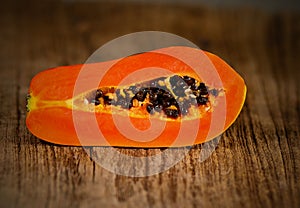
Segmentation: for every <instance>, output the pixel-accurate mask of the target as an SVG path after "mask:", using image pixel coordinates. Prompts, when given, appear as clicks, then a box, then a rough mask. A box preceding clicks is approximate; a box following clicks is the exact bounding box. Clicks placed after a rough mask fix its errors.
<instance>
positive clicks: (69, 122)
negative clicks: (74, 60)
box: [26, 46, 246, 148]
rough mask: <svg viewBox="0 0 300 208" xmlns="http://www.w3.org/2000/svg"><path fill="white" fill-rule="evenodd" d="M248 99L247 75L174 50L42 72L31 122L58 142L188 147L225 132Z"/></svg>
mask: <svg viewBox="0 0 300 208" xmlns="http://www.w3.org/2000/svg"><path fill="white" fill-rule="evenodd" d="M245 97H246V85H245V82H244V80H243V78H242V77H241V76H240V75H239V74H238V73H237V72H236V71H235V70H233V69H232V67H230V66H229V65H228V64H227V63H226V62H225V61H224V60H222V59H221V58H219V57H218V56H216V55H214V54H212V53H210V52H207V51H202V50H200V49H195V48H189V47H183V46H174V47H168V48H161V49H157V50H153V51H147V52H143V53H139V54H135V55H130V56H127V57H123V58H120V59H116V60H109V61H105V62H98V63H88V64H78V65H71V66H60V67H55V68H51V69H47V70H44V71H42V72H40V73H38V74H37V75H36V76H34V77H33V79H32V80H31V83H30V87H29V90H28V96H27V116H26V125H27V128H28V129H29V131H30V132H31V133H32V134H33V135H35V136H36V137H38V138H40V139H42V140H45V141H47V142H50V143H55V144H60V145H70V146H116V147H137V148H138V147H143V148H152V147H179V146H191V145H194V144H200V143H203V142H206V141H209V140H211V139H213V138H215V137H216V136H219V135H220V134H222V133H223V132H224V131H226V129H228V128H229V126H231V125H232V124H233V122H234V121H235V120H236V118H237V117H238V115H239V113H240V111H241V109H242V107H243V104H244V101H245Z"/></svg>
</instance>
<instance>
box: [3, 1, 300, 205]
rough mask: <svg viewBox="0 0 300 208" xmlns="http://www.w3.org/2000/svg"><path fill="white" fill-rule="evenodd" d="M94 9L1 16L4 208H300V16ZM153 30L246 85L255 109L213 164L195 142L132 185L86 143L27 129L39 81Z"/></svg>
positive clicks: (38, 9) (56, 4)
mask: <svg viewBox="0 0 300 208" xmlns="http://www.w3.org/2000/svg"><path fill="white" fill-rule="evenodd" d="M84 2H85V1H81V2H80V1H78V2H77V1H71V0H70V1H65V2H61V1H45V2H43V3H41V2H40V1H36V2H35V1H33V2H31V3H30V2H28V1H22V2H18V3H14V2H13V1H10V2H9V1H8V2H6V3H4V4H2V6H1V8H0V10H1V12H0V15H1V18H0V22H1V29H0V30H1V32H0V38H1V50H0V53H1V62H0V78H1V82H0V86H1V88H0V99H1V106H0V116H1V117H0V130H1V134H0V142H1V150H0V164H1V165H0V207H299V206H300V182H299V177H300V163H299V162H300V138H299V119H300V108H299V106H300V101H299V99H300V96H299V94H300V93H299V89H300V88H299V87H300V86H299V82H300V81H299V79H300V76H299V69H300V68H299V66H298V62H299V60H297V58H298V56H299V54H300V39H299V37H300V17H299V14H296V13H294V14H292V13H288V12H282V13H265V12H263V11H258V10H255V9H250V8H241V9H213V8H205V7H195V6H193V7H192V6H181V5H177V6H172V5H164V4H160V5H152V4H149V5H146V4H122V3H118V4H116V3H115V4H113V3H106V4H105V3H99V2H96V1H94V2H89V3H84ZM144 30H161V31H165V32H170V33H174V34H177V35H180V36H182V37H184V38H187V39H189V40H190V41H192V42H194V43H195V44H197V45H198V46H199V47H201V48H202V49H205V50H208V51H212V52H213V53H215V54H218V55H219V56H221V57H222V58H224V59H225V60H226V61H228V62H229V63H230V64H231V65H232V66H233V67H234V68H235V69H236V70H237V71H238V72H239V73H240V74H241V75H242V76H243V77H244V78H245V81H246V83H247V87H248V94H247V99H246V102H245V106H244V108H243V110H242V112H241V114H240V116H239V117H238V119H237V120H236V122H235V123H234V124H233V125H232V126H231V127H230V128H229V129H228V131H226V132H225V133H224V134H223V135H222V138H221V140H220V141H219V143H218V146H217V148H216V150H215V151H214V152H213V153H212V154H211V156H210V157H209V158H208V159H206V160H205V161H204V162H201V161H199V152H201V149H202V148H203V145H196V146H194V147H193V148H192V149H191V150H190V152H189V153H188V154H187V156H186V157H185V158H183V160H182V161H180V162H179V163H178V164H176V165H175V166H173V167H172V168H170V169H169V170H167V171H165V172H162V173H159V174H156V175H153V176H148V177H127V176H122V175H116V174H113V173H111V172H109V171H107V170H106V169H104V168H103V167H101V166H99V165H97V164H96V163H95V162H94V161H93V160H91V159H90V158H89V156H88V155H87V153H86V152H85V151H84V149H83V148H82V147H65V146H57V145H53V144H49V143H45V142H42V141H41V140H39V139H38V138H36V137H34V136H33V135H32V134H31V133H30V132H29V131H28V130H27V128H26V125H25V118H26V109H25V98H26V93H27V89H28V86H29V82H30V80H31V78H32V77H33V76H34V75H35V74H36V73H38V72H40V71H42V70H43V69H46V68H50V67H54V66H58V65H69V64H76V63H83V62H85V60H86V59H87V58H88V56H89V55H90V54H91V53H92V52H93V51H94V50H96V49H97V48H98V47H100V46H101V45H102V44H104V43H106V42H107V41H109V40H112V39H114V38H117V37H119V36H121V35H125V34H128V33H131V32H136V31H144ZM298 59H299V58H298ZM119 151H121V152H123V153H125V154H126V153H128V154H135V155H137V156H143V155H149V154H152V153H155V152H159V151H161V150H160V149H122V148H119Z"/></svg>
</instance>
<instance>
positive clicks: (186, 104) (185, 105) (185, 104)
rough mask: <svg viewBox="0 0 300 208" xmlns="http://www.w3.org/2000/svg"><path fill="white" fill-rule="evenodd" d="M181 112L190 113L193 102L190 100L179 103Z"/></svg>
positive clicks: (183, 113)
mask: <svg viewBox="0 0 300 208" xmlns="http://www.w3.org/2000/svg"><path fill="white" fill-rule="evenodd" d="M179 104H180V105H179V107H180V112H181V114H182V115H187V114H188V113H189V108H190V107H191V103H190V102H189V101H188V100H185V101H184V102H180V103H179Z"/></svg>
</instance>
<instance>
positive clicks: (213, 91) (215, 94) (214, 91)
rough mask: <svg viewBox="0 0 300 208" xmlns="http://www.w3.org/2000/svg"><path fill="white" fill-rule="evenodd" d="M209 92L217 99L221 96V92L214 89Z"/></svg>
mask: <svg viewBox="0 0 300 208" xmlns="http://www.w3.org/2000/svg"><path fill="white" fill-rule="evenodd" d="M209 92H210V94H212V95H213V96H215V97H217V96H218V95H219V91H218V90H217V89H212V90H210V91H209Z"/></svg>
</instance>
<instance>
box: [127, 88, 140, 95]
mask: <svg viewBox="0 0 300 208" xmlns="http://www.w3.org/2000/svg"><path fill="white" fill-rule="evenodd" d="M128 89H129V90H130V91H132V92H133V94H135V93H137V92H138V89H137V87H136V86H130V87H129V88H128Z"/></svg>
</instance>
